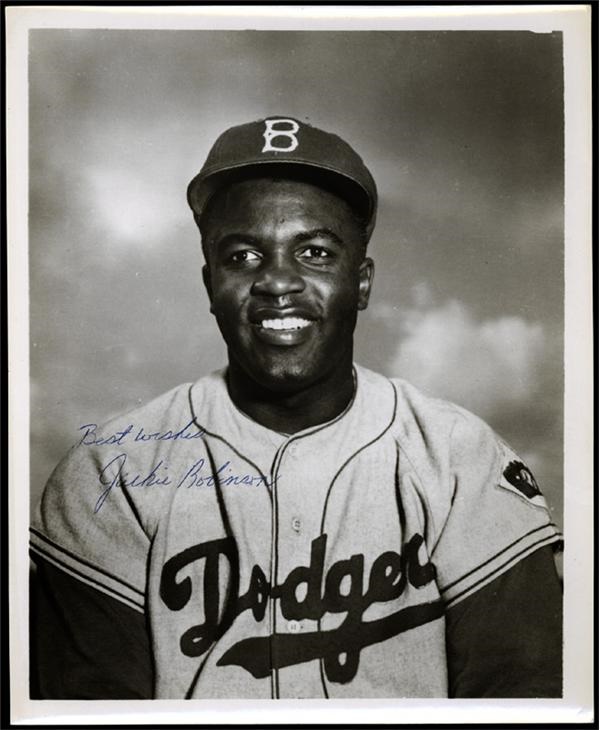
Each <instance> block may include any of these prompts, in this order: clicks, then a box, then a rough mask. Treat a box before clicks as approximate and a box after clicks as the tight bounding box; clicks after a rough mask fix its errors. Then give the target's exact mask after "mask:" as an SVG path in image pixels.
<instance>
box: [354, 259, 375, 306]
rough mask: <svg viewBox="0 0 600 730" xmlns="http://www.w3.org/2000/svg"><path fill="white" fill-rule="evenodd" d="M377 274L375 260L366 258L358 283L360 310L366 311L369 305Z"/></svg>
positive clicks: (362, 264) (360, 270)
mask: <svg viewBox="0 0 600 730" xmlns="http://www.w3.org/2000/svg"><path fill="white" fill-rule="evenodd" d="M374 274H375V264H374V263H373V259H370V258H369V257H368V256H366V257H365V258H364V259H363V261H362V262H361V264H360V269H359V273H358V276H359V282H358V308H359V309H366V308H367V306H368V304H369V296H370V294H371V286H372V284H373V276H374Z"/></svg>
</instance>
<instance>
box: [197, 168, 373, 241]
mask: <svg viewBox="0 0 600 730" xmlns="http://www.w3.org/2000/svg"><path fill="white" fill-rule="evenodd" d="M203 219H204V224H205V227H206V228H208V229H209V230H210V232H211V233H216V232H217V231H219V230H225V229H227V230H231V229H232V228H236V227H240V226H242V227H244V228H264V227H265V226H267V225H271V226H272V225H273V224H280V225H283V224H284V223H287V224H290V223H291V222H292V221H296V223H297V225H300V226H302V225H306V226H309V227H310V226H317V227H319V226H320V227H333V228H335V229H339V230H340V232H342V233H344V234H345V235H346V236H348V235H352V234H354V233H356V234H358V230H359V224H358V221H357V219H356V217H355V216H354V215H353V212H352V209H351V208H350V205H349V204H348V203H347V202H346V201H345V200H344V199H342V198H340V197H339V196H337V195H335V194H334V193H332V192H330V191H328V190H325V189H324V188H321V187H319V186H317V185H314V184H312V183H308V182H303V181H296V180H288V179H279V178H253V179H249V180H243V181H240V182H236V183H233V184H231V185H229V186H228V187H227V188H225V189H222V190H220V191H219V192H218V193H216V195H215V196H214V197H213V199H212V200H211V201H210V203H209V205H208V209H207V210H206V212H205V215H204V216H203Z"/></svg>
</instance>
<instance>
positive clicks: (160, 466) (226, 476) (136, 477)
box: [94, 454, 272, 513]
mask: <svg viewBox="0 0 600 730" xmlns="http://www.w3.org/2000/svg"><path fill="white" fill-rule="evenodd" d="M126 464H127V454H119V455H118V456H115V457H114V458H113V459H111V460H110V461H109V462H108V463H107V464H105V465H104V466H103V467H102V469H101V471H100V473H99V475H98V481H99V482H100V484H101V485H102V486H103V487H106V489H105V490H104V491H103V492H102V494H101V495H100V496H99V497H98V499H97V501H96V504H95V506H94V513H96V512H98V511H99V510H100V509H101V508H102V505H103V504H104V502H105V501H106V499H107V498H108V495H109V494H110V493H111V492H112V490H113V489H119V488H122V487H132V488H133V487H160V486H171V487H174V488H175V489H179V488H184V489H190V488H191V487H203V486H204V487H214V486H216V485H217V484H218V485H221V486H230V485H234V486H249V487H258V486H260V485H265V486H267V487H270V486H271V484H272V483H271V482H269V480H267V479H266V477H263V476H256V475H252V474H235V473H233V470H232V468H231V462H230V461H226V462H224V463H223V464H221V466H219V467H218V468H217V469H215V470H213V469H212V466H211V464H210V463H208V464H207V462H206V460H205V459H198V460H197V461H195V462H194V463H193V464H192V465H191V466H190V467H188V468H186V469H184V470H182V472H180V473H179V474H178V475H174V474H173V473H172V472H171V471H170V468H169V466H168V464H167V463H166V462H165V460H164V459H161V460H160V461H158V462H157V463H156V464H154V466H153V467H152V468H151V470H150V471H149V472H148V473H147V474H140V473H133V472H128V471H126V469H125V466H126Z"/></svg>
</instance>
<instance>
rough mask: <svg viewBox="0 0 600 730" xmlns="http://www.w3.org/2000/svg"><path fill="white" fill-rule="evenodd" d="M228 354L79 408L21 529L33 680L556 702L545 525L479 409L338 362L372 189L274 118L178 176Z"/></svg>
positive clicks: (236, 131) (77, 689) (350, 159)
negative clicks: (205, 367) (151, 392)
mask: <svg viewBox="0 0 600 730" xmlns="http://www.w3.org/2000/svg"><path fill="white" fill-rule="evenodd" d="M188 200H189V203H190V206H191V208H192V210H193V212H194V217H195V220H196V222H197V224H198V226H199V229H200V233H201V238H202V247H203V252H204V256H205V259H206V265H205V267H204V270H203V273H204V283H205V286H206V289H207V291H208V296H209V299H210V306H211V312H212V314H213V315H214V316H215V318H216V321H217V324H218V327H219V329H220V331H221V334H222V336H223V338H224V341H225V343H226V345H227V352H228V364H227V367H226V368H224V369H223V370H221V371H219V372H215V373H212V374H210V375H207V376H205V377H202V378H200V379H199V380H198V381H197V382H195V383H191V384H190V383H186V384H184V385H180V386H178V387H175V388H173V390H171V391H169V392H168V393H166V394H164V395H161V396H159V397H158V398H156V399H155V400H153V401H152V402H151V403H149V404H147V405H144V406H142V407H140V408H136V409H135V410H132V411H130V412H128V413H126V414H124V415H121V416H119V417H117V418H115V419H113V420H111V421H110V422H109V423H106V424H104V425H102V426H100V425H98V424H96V423H88V424H85V425H84V426H82V428H81V429H80V432H79V434H78V438H77V441H76V443H75V445H74V446H73V448H72V449H71V450H70V452H69V453H68V454H67V456H66V457H65V458H64V459H63V461H62V462H61V463H60V464H59V466H58V467H57V468H56V470H55V471H54V473H53V474H52V476H51V478H50V480H49V482H48V484H47V486H46V489H45V492H44V494H43V498H42V500H41V504H40V506H39V509H38V512H37V516H36V518H35V521H34V523H33V526H32V529H31V550H32V555H33V558H34V560H35V562H36V564H37V578H36V592H35V595H36V600H35V602H34V604H33V615H32V639H33V640H32V656H33V666H34V669H35V671H34V673H33V680H32V682H33V683H32V692H33V694H34V696H38V697H43V698H66V699H84V698H90V699H91V698H97V699H117V698H161V699H174V698H188V699H204V698H257V699H267V698H338V699H339V698H367V697H388V698H399V697H557V696H560V695H561V691H562V686H561V626H562V623H561V589H560V583H559V579H558V576H557V573H556V570H555V567H554V562H553V554H552V553H553V549H556V548H557V547H558V546H559V545H560V544H561V535H560V533H559V531H558V529H557V527H556V525H555V524H554V523H553V521H552V517H551V515H550V513H549V511H548V508H547V505H546V502H545V501H544V497H543V496H542V494H541V492H540V490H539V488H538V486H537V484H536V481H535V479H534V477H533V475H532V473H531V471H530V470H529V469H528V468H527V466H526V465H525V464H524V463H523V462H522V460H521V459H520V457H519V456H518V455H517V454H515V453H514V452H513V451H512V450H511V448H510V447H509V446H507V445H506V444H505V443H504V442H503V441H502V440H501V439H500V438H499V437H498V436H497V435H496V434H495V433H494V432H493V431H492V430H491V429H490V428H489V427H488V426H487V425H486V424H485V423H483V422H482V421H481V420H479V419H478V418H477V417H476V416H474V415H472V414H470V413H468V412H467V411H465V410H463V409H462V408H460V407H458V406H456V405H453V404H451V403H447V402H444V401H441V400H437V399H432V398H429V397H426V396H425V395H423V394H421V393H420V392H419V391H418V390H416V389H415V388H414V387H412V386H411V385H410V384H408V383H407V382H405V381H403V380H401V379H389V378H386V377H383V376H382V375H379V374H377V373H375V372H371V371H369V370H367V369H365V368H363V367H361V366H360V365H358V364H356V363H354V361H353V333H354V328H355V324H356V319H357V313H358V311H359V310H363V309H365V308H366V307H367V304H368V300H369V294H370V291H371V285H372V282H373V262H372V260H371V259H370V258H369V257H368V256H367V255H366V252H367V243H368V241H369V237H370V235H371V232H372V230H373V226H374V223H375V213H376V207H377V191H376V186H375V183H374V181H373V178H372V176H371V174H370V173H369V171H368V169H367V168H366V167H365V165H364V163H363V161H362V159H361V158H360V157H359V156H358V154H357V153H356V152H355V151H354V150H353V149H352V148H351V147H350V146H349V145H348V144H347V143H346V142H344V141H343V140H341V139H340V138H339V137H337V136H336V135H333V134H330V133H328V132H325V131H322V130H319V129H317V128H315V127H312V126H309V125H308V124H305V123H303V122H301V121H298V120H296V119H291V118H287V117H271V118H268V119H264V120H260V121H257V122H252V123H249V124H244V125H241V126H237V127H233V128H231V129H228V130H227V131H225V132H224V133H223V134H222V135H221V137H220V138H219V139H218V140H217V141H216V143H215V145H214V146H213V148H212V149H211V151H210V153H209V155H208V158H207V160H206V162H205V164H204V166H203V167H202V169H201V171H200V172H199V174H198V175H197V176H196V177H195V178H194V179H193V180H192V182H191V183H190V186H189V189H188Z"/></svg>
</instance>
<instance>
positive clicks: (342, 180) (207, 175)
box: [187, 117, 377, 235]
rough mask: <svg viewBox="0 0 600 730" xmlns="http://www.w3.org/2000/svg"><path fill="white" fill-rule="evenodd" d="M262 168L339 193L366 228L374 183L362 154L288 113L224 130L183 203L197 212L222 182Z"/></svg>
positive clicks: (370, 221) (373, 209)
mask: <svg viewBox="0 0 600 730" xmlns="http://www.w3.org/2000/svg"><path fill="white" fill-rule="evenodd" d="M263 172H264V173H265V174H269V172H276V173H278V174H281V175H286V174H288V173H289V174H290V176H298V175H299V176H300V178H301V179H304V180H306V181H308V182H313V183H314V184H317V185H320V186H321V187H324V188H326V189H328V190H331V192H334V193H336V194H338V195H339V196H340V197H342V198H344V199H346V200H347V201H348V202H349V203H350V205H351V206H352V208H353V210H354V211H355V212H356V213H358V214H359V215H360V216H361V218H362V219H363V220H364V221H365V224H366V228H367V233H368V234H369V235H370V234H371V232H372V230H373V227H374V225H375V213H376V210H377V188H376V186H375V181H374V180H373V177H372V175H371V173H370V172H369V170H368V169H367V167H366V165H365V164H364V162H363V161H362V159H361V157H360V156H359V155H358V153H357V152H355V150H354V149H353V148H352V147H351V146H350V145H349V144H348V143H347V142H345V141H344V140H343V139H341V137H338V136H337V135H336V134H332V133H331V132H325V131H323V130H322V129H318V128H317V127H313V126H312V125H310V124H306V123H304V122H301V121H299V120H298V119H293V118H291V117H267V118H266V119H259V120H257V121H254V122H250V123H248V124H241V125H239V126H235V127H231V128H230V129H227V130H226V131H225V132H223V134H221V136H220V137H219V138H218V139H217V141H216V142H215V143H214V145H213V146H212V148H211V150H210V152H209V153H208V157H207V158H206V162H205V163H204V165H203V167H202V169H201V170H200V172H199V173H198V174H197V175H196V177H194V179H193V180H192V181H191V182H190V184H189V186H188V190H187V197H188V203H189V204H190V207H191V208H192V210H193V211H194V213H196V214H197V215H199V214H201V213H202V210H203V209H204V207H205V206H206V203H207V202H208V201H209V199H210V198H211V197H212V196H213V195H214V193H216V192H217V190H219V189H220V188H221V187H223V186H224V185H226V184H228V183H230V182H234V181H235V180H236V179H241V178H246V177H248V176H250V177H252V176H254V175H256V174H260V173H263Z"/></svg>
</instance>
